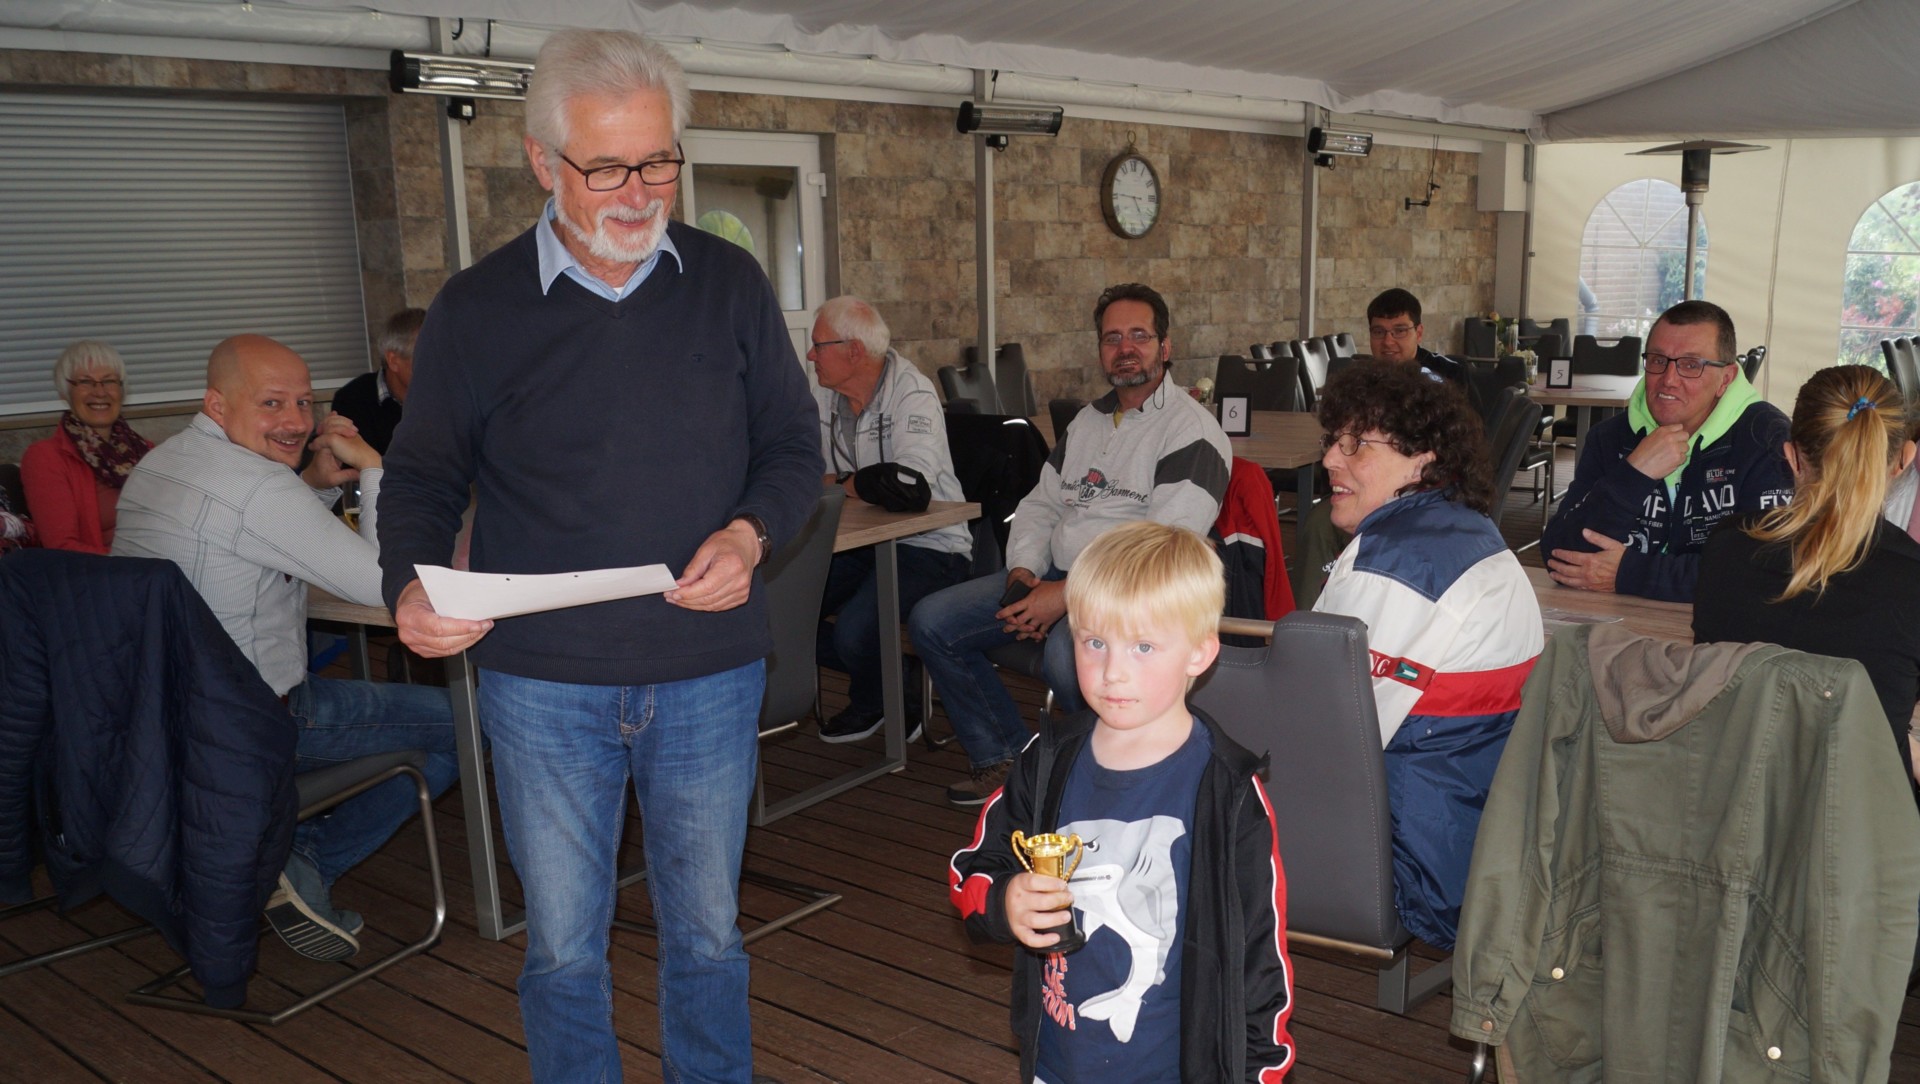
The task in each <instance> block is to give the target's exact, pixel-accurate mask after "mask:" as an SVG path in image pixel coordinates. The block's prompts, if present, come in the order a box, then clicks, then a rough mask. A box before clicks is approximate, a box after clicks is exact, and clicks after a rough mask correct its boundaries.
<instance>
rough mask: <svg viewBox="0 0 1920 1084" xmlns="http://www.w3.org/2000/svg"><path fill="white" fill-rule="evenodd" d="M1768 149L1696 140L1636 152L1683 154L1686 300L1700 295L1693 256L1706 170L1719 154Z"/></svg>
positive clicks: (1704, 198) (1683, 294)
mask: <svg viewBox="0 0 1920 1084" xmlns="http://www.w3.org/2000/svg"><path fill="white" fill-rule="evenodd" d="M1766 149H1767V148H1765V147H1762V146H1760V145H1758V144H1755V143H1729V142H1727V141H1726V140H1723V139H1695V140H1690V141H1688V142H1686V143H1669V144H1667V145H1666V146H1664V147H1654V148H1652V149H1650V150H1644V151H1635V152H1633V153H1635V154H1677V155H1679V156H1680V191H1681V192H1682V193H1683V194H1684V195H1685V196H1686V199H1687V264H1686V277H1685V278H1684V279H1683V280H1682V285H1681V288H1680V297H1681V300H1683V301H1692V300H1693V299H1694V298H1696V297H1698V296H1699V294H1698V293H1696V292H1695V291H1696V289H1697V287H1698V285H1699V284H1698V283H1696V282H1695V281H1694V278H1693V260H1694V255H1695V253H1696V252H1697V250H1698V249H1699V247H1700V208H1701V207H1703V206H1705V205H1706V202H1707V173H1708V171H1709V170H1710V169H1711V168H1712V166H1713V156H1714V155H1716V154H1740V153H1743V152H1745V151H1764V150H1766Z"/></svg>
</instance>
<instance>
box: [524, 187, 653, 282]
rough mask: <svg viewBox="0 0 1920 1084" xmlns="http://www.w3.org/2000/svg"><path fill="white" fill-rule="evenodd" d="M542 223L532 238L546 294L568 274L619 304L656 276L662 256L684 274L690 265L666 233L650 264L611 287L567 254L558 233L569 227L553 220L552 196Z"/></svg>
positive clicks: (542, 217) (541, 218)
mask: <svg viewBox="0 0 1920 1084" xmlns="http://www.w3.org/2000/svg"><path fill="white" fill-rule="evenodd" d="M663 213H664V212H663ZM540 224H541V225H542V226H544V227H545V228H544V229H537V230H535V231H533V236H534V246H535V247H536V248H537V249H538V250H539V252H540V292H541V293H543V294H544V293H548V292H550V291H551V290H552V289H553V280H554V279H557V278H559V277H560V276H561V275H562V274H565V275H566V276H567V277H568V278H570V279H572V280H573V281H575V282H577V283H579V284H580V285H582V286H585V287H586V288H587V289H589V290H592V291H593V292H594V293H596V294H599V295H600V296H601V297H604V298H606V299H607V300H608V301H618V300H620V299H621V298H623V297H625V296H627V295H628V294H630V293H632V292H633V291H634V290H635V289H637V288H639V286H640V284H641V283H643V282H645V281H647V276H648V275H651V274H653V269H654V267H655V266H656V265H657V264H659V262H660V256H661V254H662V253H665V254H667V255H669V256H672V257H673V262H674V265H675V266H676V267H678V268H680V269H681V270H683V271H684V270H686V266H687V264H686V261H685V260H682V259H681V258H680V250H679V249H677V248H674V247H673V238H672V237H669V236H667V235H666V234H664V233H663V234H661V235H660V247H659V248H656V249H654V250H653V255H651V256H649V257H647V261H646V262H645V263H643V264H641V265H640V266H639V268H638V269H636V270H635V271H634V273H633V276H632V277H631V278H629V279H627V282H626V285H624V286H619V287H614V286H609V285H607V284H606V283H605V282H603V281H601V280H600V279H598V278H595V277H594V276H593V274H592V273H591V272H589V271H588V270H587V269H586V268H584V267H581V266H580V261H579V260H576V259H574V257H573V253H571V252H568V251H567V246H566V245H564V244H561V242H560V234H559V231H560V230H562V229H565V228H566V227H564V226H562V225H560V224H559V222H558V220H557V219H556V218H555V217H554V207H553V197H551V196H549V197H547V206H546V208H545V209H544V210H542V211H541V212H540Z"/></svg>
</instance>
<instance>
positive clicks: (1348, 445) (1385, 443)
mask: <svg viewBox="0 0 1920 1084" xmlns="http://www.w3.org/2000/svg"><path fill="white" fill-rule="evenodd" d="M1369 444H1378V445H1380V446H1381V447H1382V448H1391V447H1393V442H1392V441H1390V440H1368V439H1366V438H1365V437H1356V436H1354V435H1353V434H1352V433H1342V434H1340V435H1339V436H1337V437H1336V436H1334V435H1333V434H1332V433H1322V434H1321V435H1320V450H1321V451H1322V452H1326V451H1331V450H1333V449H1335V448H1338V449H1340V454H1341V455H1345V456H1355V455H1359V454H1360V449H1361V448H1363V447H1365V446H1366V445H1369Z"/></svg>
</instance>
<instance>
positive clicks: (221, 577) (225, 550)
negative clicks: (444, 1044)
mask: <svg viewBox="0 0 1920 1084" xmlns="http://www.w3.org/2000/svg"><path fill="white" fill-rule="evenodd" d="M309 448H311V449H312V450H313V458H312V460H311V462H309V463H308V464H307V466H306V469H305V470H301V469H300V461H301V459H302V457H303V456H304V454H305V453H306V451H307V450H308V449H309ZM296 471H297V472H298V473H296ZM380 476H381V468H380V453H378V452H376V451H374V450H373V448H372V447H370V446H369V445H368V444H367V442H366V441H365V440H363V439H361V437H360V434H359V433H358V432H357V431H356V430H355V428H354V425H353V423H352V422H351V421H348V420H347V419H346V418H345V417H343V416H341V415H338V414H335V415H331V416H329V417H328V418H327V420H326V423H325V424H323V425H322V426H321V427H320V430H319V432H318V433H317V434H316V433H315V432H314V425H313V381H312V379H311V378H310V377H309V376H308V374H307V363H306V362H305V361H302V360H301V358H300V355H298V354H296V353H294V352H293V351H292V350H289V349H288V348H287V347H285V346H283V345H281V344H280V343H278V342H275V341H274V340H272V339H269V338H267V337H266V336H264V335H237V336H235V337H233V338H231V339H228V340H226V341H225V342H223V343H221V344H220V345H218V346H216V347H214V348H213V353H212V355H211V356H209V357H208V359H207V391H206V396H205V398H204V399H203V400H202V402H201V409H200V413H199V414H196V415H195V416H194V418H193V420H192V421H191V422H189V423H187V427H186V428H185V429H184V430H182V431H181V432H179V433H178V434H176V435H174V436H173V437H172V438H170V439H168V440H167V441H165V442H163V443H162V444H160V445H159V446H158V447H156V448H155V449H154V450H153V451H151V452H149V453H147V457H146V459H144V460H142V461H141V465H140V467H139V468H136V469H135V470H134V472H133V473H132V475H130V476H129V477H128V478H127V484H126V487H125V488H124V489H123V490H121V494H120V526H119V527H117V528H116V529H115V532H114V539H113V553H114V555H115V556H122V557H162V558H166V559H167V560H170V561H172V562H174V563H175V564H177V565H179V566H180V568H181V570H182V571H184V572H185V573H186V574H187V578H188V579H189V580H191V581H193V586H194V587H195V588H196V589H198V590H199V592H200V596H201V597H202V598H204V599H205V600H206V602H207V606H208V608H210V609H211V610H212V611H213V612H214V615H215V616H216V617H218V618H219V619H220V623H221V625H223V626H225V628H226V630H227V634H228V635H230V636H232V637H233V640H234V642H235V643H237V644H239V645H240V650H241V651H242V652H244V653H245V654H246V656H247V658H249V659H251V660H253V664H254V666H255V667H257V668H258V669H259V671H260V676H261V677H262V678H264V679H265V680H266V682H267V684H268V685H269V686H271V687H272V689H273V691H274V692H275V693H276V694H278V695H279V696H280V698H281V699H282V700H283V701H285V702H286V704H287V708H288V710H289V711H290V712H291V713H292V716H293V722H294V724H295V725H296V726H297V727H298V728H299V731H300V738H299V744H298V746H297V749H296V752H297V757H298V759H297V761H296V765H295V767H296V770H298V771H311V770H313V769H316V768H323V767H326V766H328V765H330V764H335V763H339V762H342V761H348V760H353V759H355V758H356V757H362V756H368V755H371V754H374V753H384V752H389V751H393V750H402V749H419V750H424V751H425V752H426V753H427V754H428V756H427V765H426V775H427V782H428V784H429V786H431V788H432V789H433V793H434V794H436V795H438V794H439V793H440V792H441V791H444V790H445V789H446V788H447V787H448V786H449V785H451V784H452V783H453V781H454V779H455V778H456V777H457V776H458V774H459V772H458V768H457V765H456V762H455V760H454V755H453V717H452V712H451V710H450V708H449V707H448V703H447V698H446V694H445V693H443V692H442V691H440V690H438V689H431V688H425V687H419V686H412V685H390V684H374V683H371V682H364V681H338V680H333V679H329V678H317V677H309V676H308V675H307V631H306V630H307V585H308V584H317V585H319V586H320V587H322V588H324V589H326V590H327V591H329V592H331V593H333V594H335V595H338V596H340V597H341V598H344V599H348V600H350V601H353V602H357V603H360V604H362V605H365V606H380V605H383V603H382V601H381V598H380V551H379V548H378V545H377V543H376V541H375V539H376V538H377V536H376V535H375V534H374V531H375V528H376V524H377V523H378V520H379V504H380ZM356 478H357V479H358V480H359V482H360V528H359V532H358V533H357V534H356V533H355V532H354V530H353V529H351V528H349V527H348V526H347V525H346V524H345V523H343V522H341V521H340V520H338V519H335V518H334V517H333V515H332V514H331V513H330V512H329V511H328V509H329V508H331V507H332V506H333V503H334V501H335V500H337V499H338V498H339V496H340V488H339V487H340V486H341V485H342V484H344V483H346V482H348V481H351V480H354V479H356ZM414 809H415V804H414V794H413V787H412V784H411V783H409V782H408V781H407V780H405V779H391V780H388V781H387V782H385V783H383V784H381V785H380V786H379V787H376V788H375V789H373V790H371V791H368V792H367V793H365V794H362V795H360V796H358V797H356V798H354V799H352V800H350V801H348V802H346V803H345V804H343V805H341V806H340V807H338V808H337V809H336V810H334V812H332V813H330V814H328V815H327V816H325V817H318V818H314V819H311V820H308V821H305V822H303V823H301V824H300V826H299V827H298V828H296V829H295V831H294V837H293V853H292V855H290V856H289V857H288V859H287V867H286V870H285V872H283V873H282V874H281V875H280V885H279V890H278V891H276V892H275V893H274V895H273V898H272V899H270V900H268V901H267V918H268V919H269V921H271V922H272V924H273V927H274V929H275V930H277V931H279V933H280V935H281V936H282V937H283V938H285V939H286V941H287V943H288V944H289V945H291V946H292V947H293V948H294V950H295V951H298V952H300V953H302V954H304V955H307V956H311V957H313V958H315V959H321V960H339V959H345V958H346V957H348V956H351V955H353V954H354V953H355V952H356V951H358V950H359V947H360V945H359V939H358V934H359V931H360V928H361V926H362V922H361V919H360V916H359V915H357V914H355V913H354V912H352V911H345V910H337V909H335V908H334V906H333V902H332V886H333V882H334V881H335V880H336V879H337V878H338V877H339V876H340V875H341V874H342V873H345V872H346V871H347V870H348V869H350V868H352V867H353V866H354V865H355V864H356V863H358V862H359V861H360V860H361V859H363V858H365V857H366V856H368V855H369V854H372V853H373V852H374V851H375V850H377V849H379V847H380V845H381V844H382V843H384V842H386V840H387V838H388V837H389V836H391V835H392V834H393V832H394V830H395V829H397V828H399V827H400V825H401V824H402V823H404V822H405V821H406V819H407V818H408V817H410V816H412V815H413V812H414Z"/></svg>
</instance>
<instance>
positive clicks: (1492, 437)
mask: <svg viewBox="0 0 1920 1084" xmlns="http://www.w3.org/2000/svg"><path fill="white" fill-rule="evenodd" d="M1539 433H1540V404H1539V403H1536V402H1534V401H1533V400H1532V399H1529V398H1527V393H1526V389H1525V387H1524V386H1522V387H1514V386H1512V385H1508V386H1506V387H1503V388H1501V389H1500V391H1499V393H1498V401H1497V405H1496V407H1495V414H1494V421H1493V424H1492V425H1491V426H1490V427H1489V428H1488V429H1487V455H1488V456H1489V457H1490V459H1491V461H1492V465H1493V485H1494V498H1495V500H1496V501H1501V502H1504V501H1505V500H1506V495H1507V492H1508V491H1509V490H1511V489H1512V488H1513V476H1514V475H1516V474H1518V473H1520V472H1521V471H1523V470H1526V471H1539V470H1542V469H1544V470H1545V471H1546V489H1545V490H1544V492H1545V493H1546V494H1548V495H1551V494H1552V492H1553V447H1552V445H1551V444H1548V445H1546V446H1545V447H1544V448H1542V447H1540V446H1539V444H1538V438H1539ZM1542 492H1543V491H1542V490H1541V488H1540V487H1539V486H1537V485H1536V486H1535V487H1534V498H1535V499H1536V500H1538V499H1540V496H1541V494H1542ZM1551 508H1552V501H1551V500H1545V501H1541V508H1540V529H1541V531H1543V532H1544V531H1545V530H1546V529H1547V513H1548V511H1549V509H1551ZM1495 516H1496V522H1497V516H1498V506H1497V505H1496V508H1495ZM1539 544H1540V540H1539V538H1538V537H1537V536H1536V537H1535V538H1534V540H1533V541H1532V542H1531V543H1529V544H1528V545H1527V546H1516V547H1514V549H1515V552H1519V551H1522V550H1525V549H1528V548H1530V547H1531V546H1537V545H1539Z"/></svg>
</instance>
